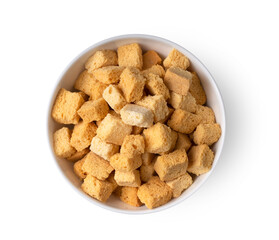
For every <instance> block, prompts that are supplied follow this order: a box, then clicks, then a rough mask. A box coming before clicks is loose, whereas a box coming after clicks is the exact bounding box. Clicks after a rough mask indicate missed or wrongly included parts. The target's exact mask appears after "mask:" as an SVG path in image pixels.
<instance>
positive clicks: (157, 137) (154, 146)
mask: <svg viewBox="0 0 279 240" xmlns="http://www.w3.org/2000/svg"><path fill="white" fill-rule="evenodd" d="M143 136H144V140H145V149H146V151H147V152H150V153H163V152H167V151H169V150H170V148H171V145H172V134H171V129H170V128H169V127H167V126H166V125H164V124H162V123H156V124H155V125H153V126H152V127H150V128H147V129H144V130H143Z"/></svg>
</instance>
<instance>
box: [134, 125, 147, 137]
mask: <svg viewBox="0 0 279 240" xmlns="http://www.w3.org/2000/svg"><path fill="white" fill-rule="evenodd" d="M143 129H144V128H143V127H138V126H133V130H132V134H134V135H138V134H141V133H142V131H143Z"/></svg>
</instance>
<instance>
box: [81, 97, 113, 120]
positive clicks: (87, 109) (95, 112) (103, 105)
mask: <svg viewBox="0 0 279 240" xmlns="http://www.w3.org/2000/svg"><path fill="white" fill-rule="evenodd" d="M108 112H109V106H108V104H107V102H106V101H105V100H104V99H103V98H99V99H97V100H93V101H87V102H85V103H84V104H83V105H82V106H81V108H80V109H79V110H78V115H79V116H80V117H81V118H82V120H83V121H84V122H86V123H89V122H92V121H100V120H102V119H103V118H105V116H106V115H107V114H108Z"/></svg>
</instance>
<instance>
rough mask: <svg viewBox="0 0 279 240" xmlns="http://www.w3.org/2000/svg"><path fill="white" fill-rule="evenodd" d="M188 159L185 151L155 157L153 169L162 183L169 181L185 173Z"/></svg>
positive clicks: (180, 150)
mask: <svg viewBox="0 0 279 240" xmlns="http://www.w3.org/2000/svg"><path fill="white" fill-rule="evenodd" d="M187 166H188V157H187V154H186V151H185V149H179V150H175V151H173V152H172V153H169V154H165V155H162V156H159V157H157V159H156V161H155V164H154V169H155V171H156V173H157V174H158V175H159V177H160V179H161V180H162V181H171V180H173V179H175V178H177V177H180V176H181V175H183V174H185V173H186V170H187Z"/></svg>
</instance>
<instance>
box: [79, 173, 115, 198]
mask: <svg viewBox="0 0 279 240" xmlns="http://www.w3.org/2000/svg"><path fill="white" fill-rule="evenodd" d="M81 189H82V190H83V191H84V192H85V193H87V194H88V195H89V196H91V197H93V198H96V199H97V200H99V201H101V202H106V201H107V200H108V198H109V197H110V195H111V194H112V191H113V185H112V184H111V183H110V182H108V181H101V180H99V179H97V178H96V177H94V176H91V175H88V176H87V177H86V178H85V179H84V182H83V184H82V185H81Z"/></svg>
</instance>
